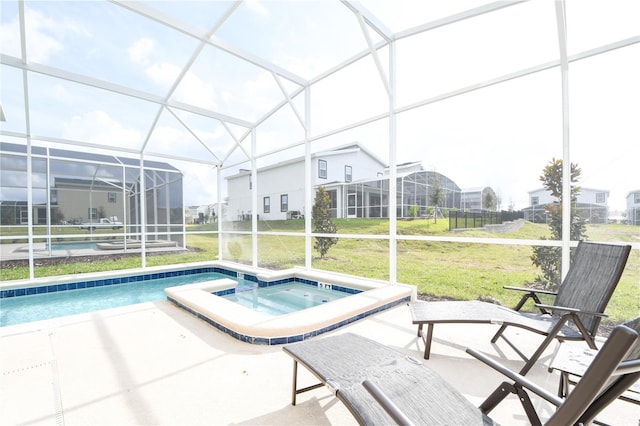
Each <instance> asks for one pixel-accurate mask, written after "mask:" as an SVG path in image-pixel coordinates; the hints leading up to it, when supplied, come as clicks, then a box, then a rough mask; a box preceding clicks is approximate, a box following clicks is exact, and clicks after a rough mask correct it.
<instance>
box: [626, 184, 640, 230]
mask: <svg viewBox="0 0 640 426" xmlns="http://www.w3.org/2000/svg"><path fill="white" fill-rule="evenodd" d="M627 223H628V224H629V225H640V189H637V190H635V191H631V192H629V193H628V194H627Z"/></svg>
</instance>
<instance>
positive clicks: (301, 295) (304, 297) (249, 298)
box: [221, 283, 349, 315]
mask: <svg viewBox="0 0 640 426" xmlns="http://www.w3.org/2000/svg"><path fill="white" fill-rule="evenodd" d="M346 296H349V293H345V292H342V291H332V290H330V289H324V288H318V287H313V286H311V285H308V284H300V283H286V284H278V285H274V286H270V287H260V288H255V286H254V287H253V288H250V289H248V290H243V291H241V289H240V288H238V290H237V291H236V292H235V293H233V294H228V295H226V296H221V297H223V298H225V299H228V300H231V301H233V302H236V303H238V304H240V305H242V306H244V307H246V308H249V309H252V310H254V311H256V312H262V313H264V314H267V315H282V314H288V313H290V312H295V311H300V310H302V309H307V308H312V307H314V306H318V305H321V304H323V303H328V302H331V301H333V300H336V299H340V298H342V297H346Z"/></svg>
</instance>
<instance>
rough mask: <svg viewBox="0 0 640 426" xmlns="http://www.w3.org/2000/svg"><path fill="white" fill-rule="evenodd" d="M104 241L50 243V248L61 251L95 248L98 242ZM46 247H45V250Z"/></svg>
mask: <svg viewBox="0 0 640 426" xmlns="http://www.w3.org/2000/svg"><path fill="white" fill-rule="evenodd" d="M102 242H104V241H78V242H72V243H51V250H53V251H62V250H97V249H98V243H102ZM47 249H48V248H45V250H47Z"/></svg>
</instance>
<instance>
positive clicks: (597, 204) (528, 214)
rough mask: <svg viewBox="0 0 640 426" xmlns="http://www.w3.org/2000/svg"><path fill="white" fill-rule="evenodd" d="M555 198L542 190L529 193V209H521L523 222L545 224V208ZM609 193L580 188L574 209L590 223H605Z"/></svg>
mask: <svg viewBox="0 0 640 426" xmlns="http://www.w3.org/2000/svg"><path fill="white" fill-rule="evenodd" d="M556 201H557V200H556V198H555V197H553V196H552V195H551V193H550V192H549V191H547V190H546V189H544V188H540V189H536V190H534V191H529V207H527V208H525V209H523V210H522V211H523V213H524V218H525V220H528V221H531V222H536V223H546V222H547V214H546V206H547V205H549V204H553V203H554V202H556ZM608 203H609V191H607V190H603V189H593V188H585V187H582V188H581V190H580V193H579V194H578V196H577V198H576V204H575V208H576V209H577V211H578V213H579V214H580V216H581V217H582V218H583V219H584V220H586V221H587V222H590V223H607V218H608V217H609V205H608Z"/></svg>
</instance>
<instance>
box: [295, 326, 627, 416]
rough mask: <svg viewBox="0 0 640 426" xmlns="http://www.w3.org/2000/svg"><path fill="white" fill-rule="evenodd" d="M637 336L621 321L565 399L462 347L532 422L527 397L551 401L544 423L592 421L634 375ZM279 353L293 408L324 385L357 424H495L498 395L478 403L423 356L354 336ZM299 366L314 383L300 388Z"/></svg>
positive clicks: (339, 336)
mask: <svg viewBox="0 0 640 426" xmlns="http://www.w3.org/2000/svg"><path fill="white" fill-rule="evenodd" d="M638 339H639V337H638V332H637V331H636V330H633V329H631V328H629V327H627V326H625V325H619V326H617V327H616V328H614V330H613V331H612V333H611V335H610V336H609V339H608V340H607V341H606V342H605V343H604V345H603V346H602V348H601V350H600V351H599V352H598V354H597V355H596V357H595V358H594V360H593V362H592V363H591V365H590V366H589V368H588V369H587V371H586V372H585V373H584V375H583V376H582V379H581V380H580V381H579V382H578V383H577V384H576V386H575V387H574V388H573V391H572V392H571V393H570V394H569V395H568V396H567V397H566V398H561V397H559V396H557V395H556V394H555V393H553V392H550V391H548V390H546V389H544V388H542V387H540V386H538V385H536V384H535V383H533V382H532V381H531V380H530V379H528V378H526V377H524V376H523V375H521V374H518V373H516V372H514V371H512V370H510V369H508V368H507V367H505V366H504V365H502V364H500V363H498V362H496V361H494V360H493V359H491V358H489V357H488V356H486V355H484V354H482V353H480V352H477V351H475V350H473V349H467V353H469V354H470V355H472V356H474V357H476V358H478V359H479V360H481V361H482V362H484V363H486V364H488V365H489V366H491V367H492V368H494V369H495V370H496V371H498V372H499V373H501V374H502V375H504V376H506V377H507V378H508V380H509V382H505V383H506V384H507V387H508V389H511V388H514V389H516V390H517V395H518V397H519V399H520V400H521V403H522V405H523V407H524V409H525V413H526V415H527V417H528V419H529V422H530V423H531V424H532V425H538V424H541V420H540V416H539V415H538V413H537V412H536V411H535V407H534V404H532V401H531V397H530V395H532V396H534V398H540V399H542V400H546V401H548V402H549V403H551V405H553V406H555V407H557V408H556V410H555V412H554V411H551V414H549V412H550V410H549V409H548V408H549V405H547V404H536V406H538V407H539V410H541V411H540V412H541V413H544V414H543V415H544V416H545V417H546V416H548V420H547V422H546V424H548V425H562V426H565V425H571V424H578V423H580V422H584V423H585V424H586V423H588V422H590V421H592V420H593V419H594V418H595V416H596V415H598V414H599V413H600V412H601V411H602V410H603V409H605V408H606V407H607V406H608V405H609V404H611V403H612V402H613V401H615V400H616V399H617V398H618V396H619V395H620V394H621V393H623V392H624V391H625V390H626V388H628V387H629V386H630V384H631V383H633V382H634V381H635V380H637V379H638V377H639V376H640V360H639V359H637V358H636V359H629V358H627V359H626V360H625V356H627V354H628V353H629V350H630V349H631V348H632V346H633V345H634V344H636V345H637V344H638ZM283 351H284V352H285V353H286V354H288V355H290V356H291V357H292V358H293V385H292V400H291V404H292V405H296V397H297V395H299V394H301V393H303V392H308V391H311V390H313V389H317V388H319V387H323V386H326V387H327V388H328V389H329V390H331V392H332V393H333V394H334V395H335V396H336V397H337V398H338V400H340V401H341V402H342V403H343V404H344V405H345V406H346V407H347V409H348V410H349V412H350V413H351V414H352V415H353V416H354V418H355V419H356V421H357V422H358V423H359V424H362V425H386V424H392V423H394V422H395V423H398V424H416V425H441V424H451V425H492V424H495V422H494V420H493V419H491V418H490V417H489V415H488V414H489V412H490V411H491V410H492V409H493V408H495V406H496V405H497V404H498V403H499V402H500V401H502V399H504V397H503V396H502V395H498V396H495V395H494V394H493V393H492V394H491V396H490V398H489V399H488V400H487V401H489V402H486V401H485V403H484V404H483V405H482V406H480V407H479V408H478V407H476V406H475V405H474V404H472V403H471V402H470V401H469V400H468V399H467V398H466V397H465V396H464V395H463V393H461V392H460V391H459V390H458V389H456V388H455V387H453V386H452V385H451V384H450V383H449V382H447V381H446V380H444V379H443V378H442V377H441V376H440V375H439V374H438V373H437V372H435V371H434V370H433V369H431V368H429V367H428V366H427V365H425V364H424V363H423V362H422V361H420V360H418V359H415V358H413V357H411V356H409V355H407V354H405V353H403V352H401V351H399V350H396V349H394V348H391V347H389V346H386V345H383V344H380V343H378V342H375V341H373V340H370V339H367V338H365V337H362V336H360V335H358V334H354V333H342V334H336V335H333V336H329V337H322V338H314V339H309V340H305V341H302V342H297V343H292V344H289V345H285V346H283ZM634 353H635V352H634ZM623 360H625V361H624V362H622V361H623ZM299 364H300V365H302V366H304V367H305V368H306V369H307V370H308V371H309V372H311V373H312V374H313V375H314V376H315V377H316V378H317V379H318V380H319V383H317V384H312V385H310V386H306V387H302V388H298V365H299ZM511 382H513V383H511ZM463 392H464V391H463ZM494 393H495V392H494ZM506 395H508V393H507V394H506ZM506 395H505V396H506Z"/></svg>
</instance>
